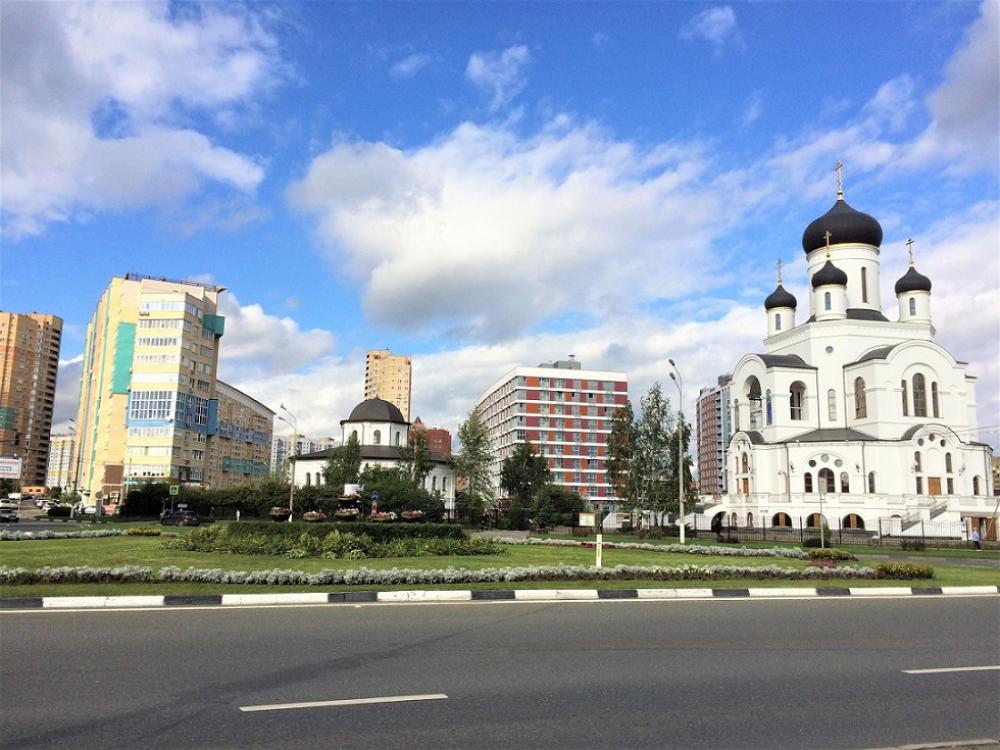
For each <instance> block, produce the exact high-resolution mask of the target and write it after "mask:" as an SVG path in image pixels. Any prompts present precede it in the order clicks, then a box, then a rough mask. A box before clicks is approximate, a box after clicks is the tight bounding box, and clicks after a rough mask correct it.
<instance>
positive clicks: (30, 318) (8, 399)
mask: <svg viewBox="0 0 1000 750" xmlns="http://www.w3.org/2000/svg"><path fill="white" fill-rule="evenodd" d="M61 340H62V318H59V317H56V316H55V315H43V314H40V313H27V314H24V315H21V314H18V313H11V312H0V456H10V457H14V458H20V459H21V480H20V486H21V487H22V488H27V487H44V486H45V469H46V466H47V464H48V459H49V432H50V431H51V429H52V409H53V406H54V404H55V396H56V371H57V369H58V367H59V345H60V342H61Z"/></svg>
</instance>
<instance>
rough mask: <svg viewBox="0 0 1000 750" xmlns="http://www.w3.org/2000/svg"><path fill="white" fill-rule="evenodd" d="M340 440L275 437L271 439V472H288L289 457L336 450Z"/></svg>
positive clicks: (301, 436) (299, 436)
mask: <svg viewBox="0 0 1000 750" xmlns="http://www.w3.org/2000/svg"><path fill="white" fill-rule="evenodd" d="M338 445H340V440H338V439H337V438H334V437H318V438H312V437H306V436H305V435H288V436H285V435H275V436H274V437H273V438H272V439H271V471H272V472H275V473H278V472H286V471H288V465H287V463H286V462H287V461H288V459H289V458H290V457H291V456H304V455H306V454H307V453H317V452H318V451H325V450H327V449H329V448H336V447H337V446H338Z"/></svg>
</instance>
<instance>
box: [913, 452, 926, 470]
mask: <svg viewBox="0 0 1000 750" xmlns="http://www.w3.org/2000/svg"><path fill="white" fill-rule="evenodd" d="M913 470H914V471H923V470H924V469H923V464H922V463H921V460H920V451H914V452H913Z"/></svg>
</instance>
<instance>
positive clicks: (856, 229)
mask: <svg viewBox="0 0 1000 750" xmlns="http://www.w3.org/2000/svg"><path fill="white" fill-rule="evenodd" d="M827 232H829V233H830V242H831V244H834V245H843V244H850V245H855V244H861V245H874V246H875V247H878V246H879V245H881V244H882V226H881V225H880V224H879V223H878V222H877V221H876V220H875V219H874V218H872V217H871V216H869V215H868V214H865V213H862V212H861V211H856V210H855V209H853V208H851V207H850V206H849V205H848V203H847V201H845V200H844V199H843V198H838V199H837V202H836V203H834V204H833V208H831V209H830V210H829V211H827V212H826V213H825V214H823V215H822V216H820V217H819V218H818V219H815V220H814V221H813V222H812V223H811V224H810V225H809V226H808V227H806V231H805V232H803V233H802V249H803V250H804V251H805V252H806V254H807V255H808V254H809V253H811V252H812V251H813V250H818V249H819V248H821V247H823V246H824V245H826V233H827Z"/></svg>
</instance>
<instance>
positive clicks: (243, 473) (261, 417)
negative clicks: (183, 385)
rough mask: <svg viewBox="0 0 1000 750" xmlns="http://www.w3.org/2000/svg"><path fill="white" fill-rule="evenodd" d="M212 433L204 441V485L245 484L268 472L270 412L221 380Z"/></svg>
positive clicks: (272, 422) (271, 425) (271, 431)
mask: <svg viewBox="0 0 1000 750" xmlns="http://www.w3.org/2000/svg"><path fill="white" fill-rule="evenodd" d="M215 398H216V401H217V402H218V406H217V407H216V408H217V423H216V430H215V434H213V435H209V438H208V455H207V458H206V463H205V484H206V485H207V486H208V487H210V488H211V489H219V488H222V487H231V486H233V485H239V484H247V483H249V482H252V481H253V480H254V479H259V478H262V477H266V476H267V475H268V473H270V470H271V439H272V436H273V432H274V412H273V411H272V410H271V409H269V408H267V407H266V406H264V404H262V403H260V402H259V401H257V400H256V399H255V398H253V397H251V396H248V395H247V394H246V393H244V392H243V391H240V390H237V389H236V388H233V387H232V386H231V385H229V384H228V383H224V382H222V381H221V380H216V382H215Z"/></svg>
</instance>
